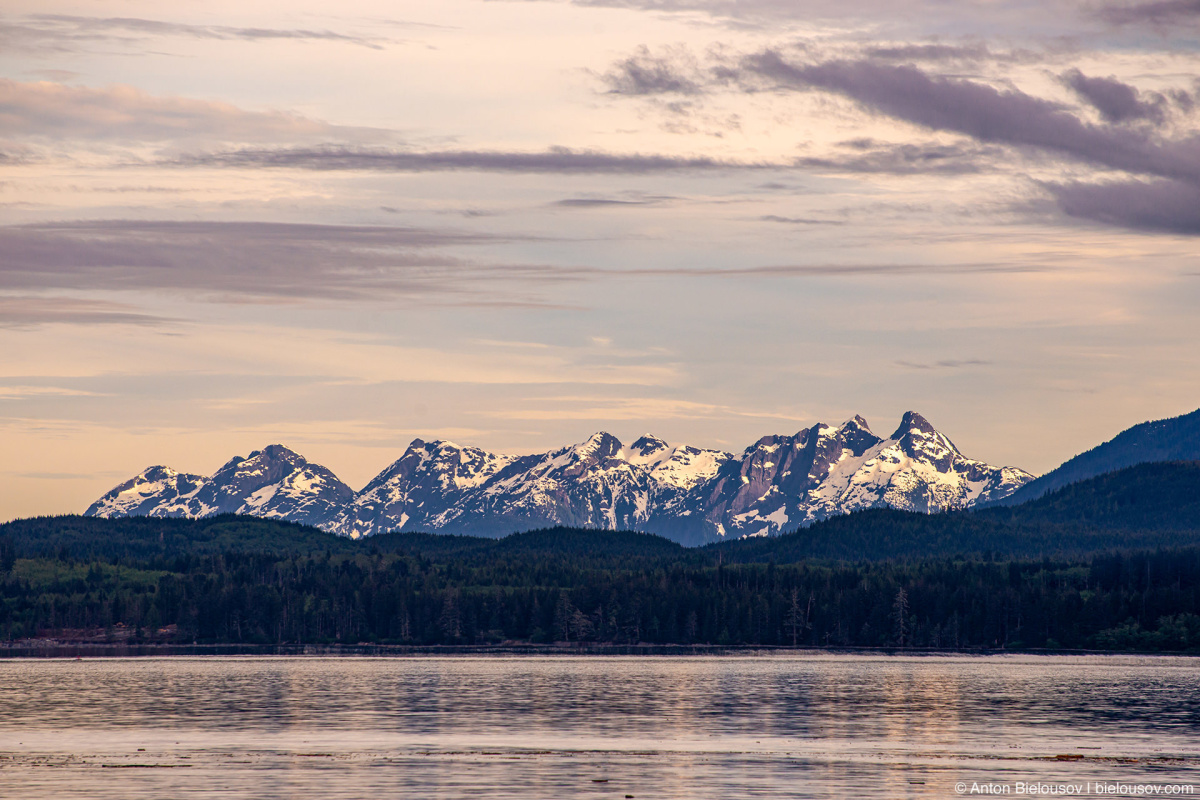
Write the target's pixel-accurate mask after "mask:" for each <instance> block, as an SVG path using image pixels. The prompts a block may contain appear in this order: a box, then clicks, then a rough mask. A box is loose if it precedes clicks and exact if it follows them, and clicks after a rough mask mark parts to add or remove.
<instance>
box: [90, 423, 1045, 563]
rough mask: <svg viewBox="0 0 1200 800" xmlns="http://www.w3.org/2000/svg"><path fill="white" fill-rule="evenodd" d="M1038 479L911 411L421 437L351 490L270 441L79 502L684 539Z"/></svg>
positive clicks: (931, 507) (159, 471)
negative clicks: (884, 420) (706, 436)
mask: <svg viewBox="0 0 1200 800" xmlns="http://www.w3.org/2000/svg"><path fill="white" fill-rule="evenodd" d="M1033 479H1034V476H1033V475H1032V474H1030V473H1028V472H1025V471H1024V470H1020V469H1017V468H1015V467H996V466H991V465H989V464H986V463H984V462H981V461H976V460H972V459H969V458H967V457H965V456H964V455H963V454H962V453H961V452H960V451H959V449H958V448H957V447H956V446H955V445H954V443H953V442H952V441H951V440H950V439H949V438H948V437H947V436H945V435H944V434H942V433H940V432H938V431H937V430H936V429H934V427H933V426H932V425H930V424H929V422H928V421H927V420H925V418H924V417H922V416H921V415H920V414H918V413H916V412H914V411H909V412H907V413H906V414H904V417H903V419H902V420H901V422H900V425H899V426H898V427H897V428H896V430H895V432H893V433H892V434H891V435H890V436H888V437H887V438H882V437H880V436H877V435H876V434H874V433H873V432H872V431H871V429H870V427H869V426H868V425H867V422H866V420H864V419H863V418H862V417H859V416H855V417H853V418H851V419H849V420H847V421H846V422H845V423H843V424H842V425H840V426H838V427H833V426H827V425H821V424H819V425H814V426H813V427H811V428H807V429H804V430H801V431H799V432H798V433H796V434H794V435H791V436H780V435H775V436H764V437H763V438H761V439H759V440H758V441H757V442H755V443H754V444H752V445H750V446H749V447H747V448H746V449H745V450H744V451H742V452H741V453H740V454H734V453H728V452H723V451H719V450H709V449H703V448H697V447H692V446H688V445H671V444H669V443H667V442H665V441H663V440H662V439H659V438H657V437H654V436H650V435H646V436H642V437H641V438H639V439H637V440H636V441H634V442H633V443H632V444H630V445H628V446H625V445H624V444H622V442H621V441H620V440H618V439H617V438H616V437H615V436H613V435H611V434H609V433H603V432H602V433H597V434H595V435H593V436H592V437H590V438H589V439H587V440H586V441H584V442H582V443H579V444H576V445H570V446H567V447H562V448H559V449H556V450H552V451H550V452H547V453H539V454H534V455H524V456H513V455H502V454H497V453H490V452H487V451H485V450H481V449H479V448H475V447H461V446H459V445H456V444H454V443H452V442H445V441H432V442H426V441H423V440H421V439H417V440H414V441H413V442H412V444H411V445H409V447H408V449H407V450H406V451H405V452H404V454H403V455H402V456H401V457H400V458H399V459H397V460H396V461H395V462H394V463H392V464H391V465H390V466H388V467H387V468H386V469H385V470H383V471H382V472H381V473H379V475H377V476H376V477H375V478H374V479H373V480H371V481H370V483H368V484H367V485H366V487H364V488H363V489H362V491H360V492H355V491H353V490H352V489H351V488H350V487H349V486H347V485H346V484H345V483H343V482H342V481H341V480H339V479H338V478H337V476H336V475H334V474H333V472H331V471H330V470H329V469H327V468H325V467H323V466H320V465H318V464H314V463H312V462H310V461H308V460H307V459H305V458H304V457H303V456H301V455H300V454H298V453H296V452H294V451H292V450H290V449H288V448H286V447H284V446H282V445H278V444H273V445H270V446H269V447H266V448H263V449H262V450H258V451H255V452H253V453H251V454H250V455H249V456H246V457H245V458H242V457H235V458H233V459H231V460H230V461H228V462H227V463H226V464H225V465H224V466H222V467H221V468H220V469H219V470H217V471H216V472H215V473H214V474H213V475H211V476H207V477H205V476H201V475H192V474H187V473H181V472H177V471H175V470H173V469H171V468H169V467H164V466H154V467H149V468H147V469H146V470H144V471H142V472H141V473H140V474H138V475H136V476H134V477H133V478H131V479H130V480H128V481H125V482H124V483H122V484H120V485H119V486H117V487H115V488H114V489H112V490H111V491H109V492H108V493H106V494H105V495H104V496H103V497H101V498H100V499H99V500H97V501H96V502H95V503H93V504H92V506H91V507H90V508H88V510H87V512H86V515H88V516H96V517H123V516H153V517H192V518H199V517H207V516H212V515H216V514H222V513H236V514H248V515H252V516H258V517H265V518H270V519H281V520H287V521H292V522H299V523H303V524H307V525H312V526H315V527H318V528H321V529H322V530H325V531H329V532H331V533H336V534H339V535H342V536H348V537H353V538H359V537H363V536H371V535H375V534H379V533H384V532H388V531H433V532H438V533H461V534H473V535H476V536H492V537H497V536H504V535H506V534H509V533H512V532H513V531H515V530H527V529H532V528H539V527H549V526H555V525H564V526H573V527H582V528H597V529H604V530H618V529H622V530H636V531H645V532H651V533H657V534H661V535H663V536H666V537H668V538H671V539H674V540H675V541H678V542H681V543H683V544H702V543H705V542H709V541H719V540H722V539H726V538H739V537H744V536H767V535H775V534H778V533H781V532H783V531H786V530H793V529H796V528H798V527H801V526H803V525H806V524H809V523H812V522H815V521H818V520H822V519H827V518H829V517H833V516H837V515H840V514H845V513H848V512H851V511H857V510H863V509H869V508H895V509H901V510H907V511H917V512H924V513H931V512H936V511H942V510H950V509H962V508H970V507H973V506H976V505H983V504H990V503H995V502H998V501H1001V500H1003V499H1004V498H1006V497H1008V496H1010V495H1012V494H1013V493H1014V492H1016V491H1017V490H1019V489H1020V488H1021V487H1022V486H1024V485H1026V484H1027V483H1029V482H1031V481H1032V480H1033Z"/></svg>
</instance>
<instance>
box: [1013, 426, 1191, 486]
mask: <svg viewBox="0 0 1200 800" xmlns="http://www.w3.org/2000/svg"><path fill="white" fill-rule="evenodd" d="M1194 460H1200V409H1197V410H1196V411H1193V412H1191V413H1189V414H1182V415H1180V416H1178V417H1167V418H1165V419H1158V420H1150V421H1148V422H1142V423H1139V424H1137V425H1134V426H1132V427H1129V428H1126V429H1125V430H1123V431H1121V432H1120V433H1118V434H1117V435H1116V436H1114V437H1113V438H1111V439H1109V440H1108V441H1106V442H1104V443H1102V444H1099V445H1096V446H1095V447H1093V448H1091V449H1090V450H1086V451H1084V452H1082V453H1080V454H1079V455H1077V456H1075V457H1074V458H1070V459H1068V460H1066V461H1065V462H1063V463H1062V464H1061V465H1059V466H1058V467H1056V468H1055V469H1052V470H1051V471H1049V472H1047V473H1046V474H1045V475H1042V476H1040V477H1038V478H1036V479H1035V480H1032V481H1030V482H1028V483H1027V484H1026V485H1024V486H1022V487H1020V488H1018V489H1017V490H1016V491H1014V492H1012V493H1011V494H1009V495H1007V496H1005V497H1003V498H998V499H997V500H996V501H994V502H995V503H996V504H998V505H1017V504H1020V503H1024V502H1027V501H1030V500H1036V499H1037V498H1039V497H1042V496H1044V495H1046V494H1048V493H1050V492H1053V491H1055V490H1057V489H1061V488H1062V487H1064V486H1067V485H1069V484H1072V483H1077V482H1079V481H1082V480H1087V479H1088V478H1093V477H1096V476H1097V475H1103V474H1105V473H1108V472H1115V471H1116V470H1119V469H1124V468H1125V467H1132V466H1135V465H1137V464H1146V463H1154V462H1162V461H1194Z"/></svg>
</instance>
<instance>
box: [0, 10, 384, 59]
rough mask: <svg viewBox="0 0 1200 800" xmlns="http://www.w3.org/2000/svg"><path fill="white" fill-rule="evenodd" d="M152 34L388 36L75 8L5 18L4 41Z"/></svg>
mask: <svg viewBox="0 0 1200 800" xmlns="http://www.w3.org/2000/svg"><path fill="white" fill-rule="evenodd" d="M151 36H183V37H188V38H193V39H217V40H226V41H228V40H242V41H251V42H253V41H263V40H272V39H274V40H278V39H292V40H300V41H327V42H343V43H345V44H352V45H359V46H362V47H369V48H372V49H376V50H378V49H382V46H383V43H384V40H382V39H378V38H374V37H363V36H354V35H350V34H344V33H337V32H335V31H330V30H312V29H305V28H239V27H233V26H228V25H188V24H184V23H178V22H165V21H163V20H156V19H142V18H138V17H86V16H74V15H69V14H33V15H30V16H27V17H24V18H23V19H21V21H20V22H0V42H4V43H5V44H6V45H8V46H12V47H14V49H15V48H20V49H48V50H52V51H58V52H64V51H72V50H77V49H80V48H81V47H82V46H84V45H85V44H87V43H89V42H114V41H115V42H132V41H136V40H139V39H144V38H147V37H151Z"/></svg>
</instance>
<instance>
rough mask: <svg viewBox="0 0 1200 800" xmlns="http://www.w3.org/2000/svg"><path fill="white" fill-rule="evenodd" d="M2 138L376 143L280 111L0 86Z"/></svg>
mask: <svg viewBox="0 0 1200 800" xmlns="http://www.w3.org/2000/svg"><path fill="white" fill-rule="evenodd" d="M0 130H2V131H4V133H5V135H7V136H12V137H28V138H31V139H38V138H45V139H70V140H88V139H91V140H110V141H120V142H159V141H169V140H196V139H209V140H216V141H223V142H276V143H278V142H297V141H312V140H314V139H325V140H328V139H331V138H334V137H342V138H349V137H353V138H362V137H364V136H379V135H381V132H379V131H369V130H367V129H361V128H348V127H342V126H336V125H330V124H329V123H326V122H321V121H319V120H313V119H309V118H307V117H303V116H300V115H298V114H291V113H285V112H282V111H247V110H245V109H242V108H239V107H237V106H234V105H231V104H229V103H219V102H212V101H207V100H193V99H189V98H185V97H176V96H165V97H164V96H156V95H151V94H149V93H147V92H144V91H142V90H140V89H136V88H134V87H132V86H122V85H116V86H106V87H103V88H91V87H82V86H66V85H63V84H61V83H52V82H48V81H37V82H31V83H30V82H20V81H13V80H8V79H3V78H0Z"/></svg>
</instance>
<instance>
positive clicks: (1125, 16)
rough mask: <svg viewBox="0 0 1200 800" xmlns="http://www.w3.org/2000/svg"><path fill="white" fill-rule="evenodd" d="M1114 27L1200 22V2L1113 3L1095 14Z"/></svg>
mask: <svg viewBox="0 0 1200 800" xmlns="http://www.w3.org/2000/svg"><path fill="white" fill-rule="evenodd" d="M1094 13H1095V14H1096V15H1097V16H1099V17H1100V18H1101V19H1104V20H1106V21H1108V22H1110V23H1112V24H1114V25H1155V26H1162V25H1171V24H1177V23H1187V22H1192V21H1195V20H1200V0H1152V1H1151V2H1149V3H1112V4H1108V5H1103V6H1101V7H1099V8H1098V9H1096V10H1095V12H1094Z"/></svg>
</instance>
